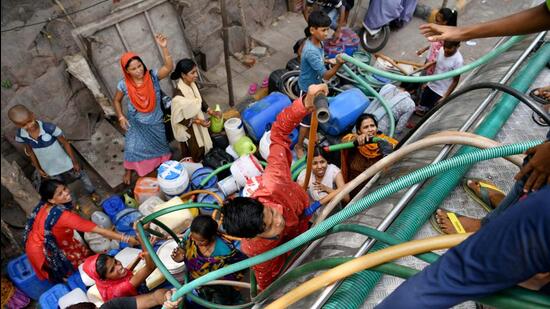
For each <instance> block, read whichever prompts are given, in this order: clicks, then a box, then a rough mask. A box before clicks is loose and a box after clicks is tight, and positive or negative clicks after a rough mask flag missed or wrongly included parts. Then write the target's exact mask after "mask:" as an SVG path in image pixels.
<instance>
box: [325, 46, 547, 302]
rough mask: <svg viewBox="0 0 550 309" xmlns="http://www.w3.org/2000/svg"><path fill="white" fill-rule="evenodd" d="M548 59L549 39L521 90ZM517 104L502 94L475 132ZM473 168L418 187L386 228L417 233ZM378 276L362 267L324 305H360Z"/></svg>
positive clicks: (495, 125) (496, 126)
mask: <svg viewBox="0 0 550 309" xmlns="http://www.w3.org/2000/svg"><path fill="white" fill-rule="evenodd" d="M514 38H516V37H514ZM514 38H512V39H511V40H513V39H514ZM511 40H509V41H508V42H510V41H511ZM508 42H506V43H508ZM506 43H505V44H506ZM501 47H502V45H501ZM548 59H550V44H548V43H546V44H544V45H543V46H542V47H541V48H540V49H539V51H538V52H537V53H536V54H535V55H534V56H533V57H532V58H531V60H530V61H529V63H528V64H527V65H526V66H525V68H524V69H523V70H522V71H521V72H519V73H518V74H517V77H516V78H515V79H514V81H513V82H512V83H511V86H512V87H513V88H515V89H517V90H519V91H521V92H525V91H527V89H528V88H529V86H530V85H531V83H532V82H533V80H534V79H535V78H536V77H537V76H538V75H539V73H540V71H541V70H542V69H543V68H544V66H545V65H546V63H547V62H548ZM517 104H518V100H517V99H515V98H514V97H512V96H510V95H504V96H502V98H501V100H500V101H499V102H498V103H497V104H496V105H495V107H494V109H493V110H492V111H491V113H490V114H489V115H488V116H487V117H486V118H485V119H484V120H483V122H482V123H481V124H480V125H479V127H478V128H477V129H476V130H475V132H474V133H476V134H478V135H482V136H485V137H488V138H491V139H492V138H494V137H495V136H496V134H497V133H498V131H499V130H500V128H501V127H502V126H503V125H504V123H505V122H506V121H507V119H508V118H509V117H510V115H511V114H512V112H513V111H514V109H515V108H516V106H517ZM474 149H475V148H472V147H462V148H461V149H460V150H459V151H458V152H457V154H456V156H457V157H458V156H463V155H465V154H468V153H472V152H473V151H474ZM470 168H471V164H466V165H463V166H462V167H460V168H456V169H453V170H450V171H448V172H446V173H444V174H441V175H438V176H437V177H435V178H434V179H432V181H430V183H429V185H426V186H425V187H424V188H423V189H422V190H421V191H419V193H418V194H417V195H416V196H415V198H414V199H413V200H412V201H411V202H410V203H409V205H408V206H407V208H406V209H405V210H403V212H402V213H401V214H400V215H399V217H397V219H396V220H395V221H394V223H393V224H392V225H391V226H390V227H389V228H388V230H387V231H388V232H389V233H391V234H393V235H395V236H397V237H398V238H400V239H402V240H408V239H411V238H412V237H414V235H415V234H416V232H417V231H418V230H419V229H420V227H422V225H423V224H424V222H426V221H427V220H428V219H429V217H430V216H431V215H432V214H433V213H434V212H435V211H436V210H437V208H438V207H439V204H441V202H443V200H444V199H445V197H446V196H447V195H448V194H449V193H450V192H451V191H452V190H453V189H454V188H455V187H456V186H457V185H458V184H459V183H460V181H461V180H462V178H463V177H464V175H465V174H466V172H467V171H468V170H469V169H470ZM383 247H384V246H383V245H381V244H377V245H375V247H374V248H373V249H372V250H379V249H381V248H383ZM379 279H380V275H379V274H377V273H374V272H370V271H363V272H360V273H358V274H355V275H353V276H351V277H349V278H348V279H346V280H344V281H343V282H342V284H341V286H340V287H339V288H338V289H337V290H336V292H335V293H334V294H333V295H332V297H331V298H330V299H329V300H328V301H327V302H326V303H325V305H324V308H334V309H336V308H338V309H341V308H358V307H359V306H361V304H363V302H364V300H365V298H366V297H367V296H368V294H369V293H370V291H372V289H374V287H375V286H376V283H377V282H378V280H379Z"/></svg>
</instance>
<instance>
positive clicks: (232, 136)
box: [223, 118, 245, 145]
mask: <svg viewBox="0 0 550 309" xmlns="http://www.w3.org/2000/svg"><path fill="white" fill-rule="evenodd" d="M223 127H224V129H225V134H226V135H227V139H228V140H229V144H230V145H233V144H235V142H236V141H238V140H239V138H241V137H242V136H244V135H245V134H244V127H243V122H242V120H241V119H239V118H229V119H227V121H226V122H225V123H224V124H223Z"/></svg>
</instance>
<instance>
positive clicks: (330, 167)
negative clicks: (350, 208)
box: [296, 146, 349, 204]
mask: <svg viewBox="0 0 550 309" xmlns="http://www.w3.org/2000/svg"><path fill="white" fill-rule="evenodd" d="M311 172H312V174H313V175H312V176H313V177H310V178H309V185H308V194H309V197H310V198H311V199H313V200H314V201H319V202H320V203H321V204H326V203H328V202H330V200H331V199H332V196H333V194H332V193H333V192H336V191H338V190H339V189H340V188H342V187H343V186H344V185H345V184H346V183H345V182H344V176H342V172H341V170H340V168H338V166H336V165H334V164H329V163H328V161H327V159H326V158H325V157H324V154H323V151H322V149H321V148H320V147H319V146H316V147H315V150H314V151H313V161H312V165H311ZM305 178H306V170H303V171H302V172H301V173H300V175H298V179H297V180H296V181H297V182H298V184H300V186H303V185H304V181H305ZM343 201H344V202H348V201H349V196H346V197H344V198H343Z"/></svg>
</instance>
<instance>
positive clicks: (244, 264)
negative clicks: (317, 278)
mask: <svg viewBox="0 0 550 309" xmlns="http://www.w3.org/2000/svg"><path fill="white" fill-rule="evenodd" d="M540 143H541V141H529V142H523V143H518V144H512V145H505V146H501V147H495V148H490V149H484V150H479V151H475V152H472V153H467V154H464V155H461V156H456V157H453V158H452V159H449V160H444V161H441V162H439V163H436V164H432V165H428V166H426V167H423V168H421V169H419V170H417V171H414V172H412V173H411V174H409V175H406V176H403V177H400V178H399V179H397V180H395V181H393V182H391V183H389V184H388V185H386V186H384V187H383V188H380V189H378V190H376V191H374V192H372V193H371V194H369V195H367V196H365V197H364V198H362V199H361V200H359V201H358V202H357V203H354V204H352V205H349V206H348V207H346V208H345V209H343V210H341V211H340V212H338V213H336V214H335V215H333V216H331V217H329V218H327V219H326V220H325V221H323V222H321V223H320V224H319V225H317V226H315V227H313V228H311V229H309V230H308V231H306V232H304V233H303V234H301V235H299V236H297V237H295V238H293V239H291V240H289V241H288V242H286V243H284V244H283V245H281V246H279V247H277V248H274V249H272V250H269V251H267V252H264V253H262V254H259V255H257V256H254V257H252V258H249V259H247V260H244V261H241V262H238V263H235V264H232V265H228V266H226V267H224V268H222V269H219V270H216V271H214V272H210V273H208V274H206V275H204V276H202V277H200V278H197V279H195V280H193V281H191V282H189V283H187V284H185V285H184V286H182V287H181V288H179V289H178V291H177V292H176V293H174V295H173V296H172V300H176V299H178V298H180V297H182V296H183V295H185V294H187V293H189V292H191V291H192V290H193V289H195V288H197V287H198V286H201V285H202V284H204V283H205V282H208V281H211V280H214V279H218V278H220V277H223V276H225V275H228V274H231V273H233V272H236V271H239V270H242V269H245V268H248V267H250V266H253V265H257V264H259V263H263V262H265V261H268V260H270V259H272V258H274V257H276V256H279V255H281V254H284V253H286V252H288V251H290V250H292V249H294V248H296V247H298V246H301V245H303V244H305V243H306V242H308V241H310V240H311V239H314V238H316V237H318V236H319V235H322V234H323V233H324V232H325V231H326V230H328V229H330V228H331V227H333V226H335V225H336V224H338V223H340V222H342V221H344V220H346V219H348V218H350V217H351V216H354V215H356V214H358V213H360V212H362V211H364V210H365V209H367V208H368V207H369V206H370V205H372V204H374V203H376V202H378V201H380V200H382V199H384V198H385V197H388V196H389V195H391V194H393V193H395V192H397V191H399V190H401V189H403V188H406V187H408V186H411V185H413V184H415V183H417V182H419V181H422V180H424V179H427V178H429V177H432V176H434V175H437V174H439V173H441V172H443V171H447V170H449V169H453V168H456V167H458V166H463V165H468V164H473V163H474V162H479V161H483V160H487V159H491V158H496V157H501V156H510V155H513V154H518V153H522V152H523V151H525V150H526V149H528V148H530V147H533V146H536V145H538V144H540ZM138 228H139V227H138ZM140 232H142V231H140ZM142 236H144V235H142Z"/></svg>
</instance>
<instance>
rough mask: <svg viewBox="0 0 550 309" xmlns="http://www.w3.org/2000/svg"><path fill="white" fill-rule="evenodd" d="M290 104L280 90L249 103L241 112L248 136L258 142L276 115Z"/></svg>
mask: <svg viewBox="0 0 550 309" xmlns="http://www.w3.org/2000/svg"><path fill="white" fill-rule="evenodd" d="M290 104H291V101H290V99H289V98H288V97H287V96H286V95H284V94H282V93H280V92H272V93H270V94H269V95H268V96H266V97H264V98H263V99H261V100H259V101H257V102H254V103H252V104H250V105H249V106H248V107H247V108H246V109H245V110H244V111H243V113H242V119H243V123H244V126H245V127H246V132H248V135H249V136H250V138H252V140H254V141H255V142H259V141H260V138H262V135H264V133H265V131H266V130H268V129H269V128H270V127H271V124H272V123H273V122H274V121H275V119H276V118H277V115H278V114H279V113H280V112H281V111H282V110H283V109H284V108H285V107H287V106H289V105H290ZM232 145H233V144H232Z"/></svg>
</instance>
